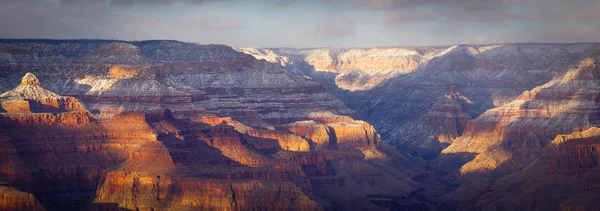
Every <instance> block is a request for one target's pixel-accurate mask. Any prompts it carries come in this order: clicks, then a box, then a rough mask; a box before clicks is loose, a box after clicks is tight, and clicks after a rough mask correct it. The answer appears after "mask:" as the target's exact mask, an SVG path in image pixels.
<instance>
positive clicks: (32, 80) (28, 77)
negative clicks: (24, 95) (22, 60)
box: [21, 73, 40, 86]
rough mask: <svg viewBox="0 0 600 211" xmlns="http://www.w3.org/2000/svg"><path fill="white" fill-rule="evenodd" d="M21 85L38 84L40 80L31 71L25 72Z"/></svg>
mask: <svg viewBox="0 0 600 211" xmlns="http://www.w3.org/2000/svg"><path fill="white" fill-rule="evenodd" d="M21 85H35V86H39V85H40V80H38V78H37V77H35V75H34V74H33V73H26V74H25V76H23V79H21Z"/></svg>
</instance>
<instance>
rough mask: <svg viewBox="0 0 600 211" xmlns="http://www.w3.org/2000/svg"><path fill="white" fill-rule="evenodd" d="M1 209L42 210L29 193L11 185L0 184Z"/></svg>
mask: <svg viewBox="0 0 600 211" xmlns="http://www.w3.org/2000/svg"><path fill="white" fill-rule="evenodd" d="M0 209H1V210H25V211H34V210H44V208H43V207H42V205H40V203H39V202H38V201H37V200H36V199H35V196H33V194H31V193H24V192H21V191H18V190H16V189H14V188H11V187H6V186H0Z"/></svg>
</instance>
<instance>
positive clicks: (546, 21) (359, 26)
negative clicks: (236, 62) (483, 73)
mask: <svg viewBox="0 0 600 211" xmlns="http://www.w3.org/2000/svg"><path fill="white" fill-rule="evenodd" d="M599 11H600V1H598V0H440V1H438V0H0V27H1V28H2V29H1V30H0V38H51V39H121V40H148V39H174V40H181V41H188V42H202V43H222V44H228V45H238V46H253V47H297V48H308V47H376V46H424V45H453V44H485V43H514V42H519V43H521V42H594V41H600V36H598V35H599V34H600V12H599Z"/></svg>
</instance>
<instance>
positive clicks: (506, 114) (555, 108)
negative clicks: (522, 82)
mask: <svg viewBox="0 0 600 211" xmlns="http://www.w3.org/2000/svg"><path fill="white" fill-rule="evenodd" d="M590 61H591V62H590ZM598 74H600V71H599V69H598V66H596V65H595V62H594V61H593V60H584V61H582V62H581V63H580V64H579V65H578V66H577V67H574V68H572V69H571V70H570V71H568V72H567V73H566V74H565V75H562V76H559V77H557V78H555V79H554V80H552V81H550V82H548V83H547V84H545V85H543V86H540V87H536V88H535V89H533V90H532V91H526V92H524V93H523V94H522V95H521V96H519V97H518V98H517V99H516V100H514V101H513V102H511V103H508V104H505V105H503V106H501V107H498V108H495V109H491V110H489V111H487V112H485V113H484V114H482V115H481V116H479V117H478V118H476V119H474V120H472V121H471V122H469V123H468V124H467V127H466V129H465V132H464V135H463V136H462V137H460V138H459V139H457V140H456V141H455V143H453V144H452V145H450V147H448V148H447V149H446V150H444V151H443V153H446V154H451V153H460V152H466V153H477V154H479V155H478V156H477V157H476V158H475V159H474V160H473V161H471V162H469V163H467V164H465V165H464V166H463V167H462V168H461V172H462V173H469V172H476V171H489V170H494V169H496V168H497V167H498V166H500V165H501V164H502V163H503V162H504V161H506V160H508V159H509V158H510V157H512V156H521V157H523V158H524V159H525V160H524V161H523V162H513V165H505V167H506V168H507V169H511V170H513V171H514V170H518V169H521V168H524V167H525V166H527V165H529V163H530V162H533V160H535V157H536V156H539V155H541V153H542V149H543V148H544V147H545V146H547V145H548V144H549V143H550V142H551V141H552V139H553V137H554V136H556V135H557V134H560V133H568V132H571V131H573V129H574V128H583V127H588V126H590V122H589V121H588V120H589V119H590V118H593V117H594V115H595V114H596V113H597V110H598V109H599V108H598V106H597V102H596V98H597V96H598V95H600V85H598V77H597V76H598Z"/></svg>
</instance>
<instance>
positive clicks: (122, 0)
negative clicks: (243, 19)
mask: <svg viewBox="0 0 600 211" xmlns="http://www.w3.org/2000/svg"><path fill="white" fill-rule="evenodd" d="M220 1H233V0H60V3H61V4H81V3H88V2H99V3H105V4H109V5H122V6H127V5H169V4H174V3H186V4H202V3H211V2H220Z"/></svg>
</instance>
